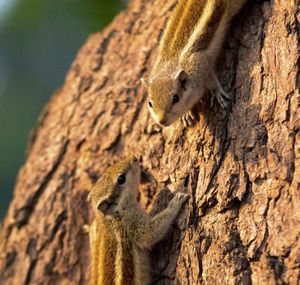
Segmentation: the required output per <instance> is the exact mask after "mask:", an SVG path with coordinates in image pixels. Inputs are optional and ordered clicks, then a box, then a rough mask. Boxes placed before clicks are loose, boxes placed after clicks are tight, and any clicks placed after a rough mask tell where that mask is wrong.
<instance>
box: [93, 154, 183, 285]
mask: <svg viewBox="0 0 300 285" xmlns="http://www.w3.org/2000/svg"><path fill="white" fill-rule="evenodd" d="M121 174H124V175H125V177H126V181H125V182H124V183H123V184H121V185H120V184H118V182H117V181H118V177H119V176H120V175H121ZM139 174H140V169H139V165H138V162H137V161H136V159H135V158H134V157H133V156H129V157H127V158H125V159H123V160H121V161H120V162H119V163H117V164H115V165H113V166H112V167H110V168H108V169H107V171H106V172H105V173H104V174H103V176H102V177H101V178H100V179H99V181H98V182H97V183H96V185H95V187H94V188H93V189H92V190H91V193H90V195H89V201H90V203H91V205H92V207H93V209H94V212H95V219H94V221H93V223H92V225H91V227H90V230H89V235H90V246H91V252H92V284H93V285H147V284H149V283H150V275H151V274H150V269H149V261H148V254H147V249H149V248H151V247H152V246H153V245H154V244H155V243H156V242H158V241H159V240H160V239H162V238H163V237H164V235H165V234H166V232H167V231H168V230H169V228H170V225H171V223H172V221H173V220H174V219H175V217H176V215H177V214H178V212H179V210H180V208H181V206H182V204H183V203H184V201H185V200H186V199H187V195H186V194H183V193H177V194H176V195H175V197H174V198H173V200H172V201H171V203H170V205H169V207H168V208H166V209H165V210H164V211H162V212H160V213H159V214H158V215H156V216H155V217H153V218H151V217H149V216H148V215H147V214H146V213H145V212H144V211H143V210H142V209H141V208H140V206H139V204H138V202H137V194H138V183H139ZM108 202H109V203H110V204H109V205H110V206H109V207H108V206H107V204H105V203H108ZM103 203H104V205H105V206H103Z"/></svg>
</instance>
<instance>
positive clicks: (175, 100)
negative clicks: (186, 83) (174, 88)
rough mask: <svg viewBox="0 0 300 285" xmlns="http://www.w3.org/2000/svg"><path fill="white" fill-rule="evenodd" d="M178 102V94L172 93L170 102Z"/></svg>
mask: <svg viewBox="0 0 300 285" xmlns="http://www.w3.org/2000/svg"><path fill="white" fill-rule="evenodd" d="M178 102H179V96H178V95H177V94H175V95H173V98H172V103H173V104H176V103H178Z"/></svg>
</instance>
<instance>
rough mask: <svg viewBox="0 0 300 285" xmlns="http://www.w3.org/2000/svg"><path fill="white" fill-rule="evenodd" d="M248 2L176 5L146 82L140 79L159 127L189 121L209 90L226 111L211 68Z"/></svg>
mask: <svg viewBox="0 0 300 285" xmlns="http://www.w3.org/2000/svg"><path fill="white" fill-rule="evenodd" d="M246 1H247V0H185V1H184V0H179V1H178V3H177V5H176V7H175V10H174V11H173V13H172V15H171V16H170V19H169V21H168V23H167V26H166V29H165V32H164V34H163V36H162V39H161V41H160V44H159V50H158V56H157V59H156V62H155V63H154V66H153V69H152V71H151V74H150V79H149V80H146V79H142V83H143V84H144V85H145V87H146V88H147V90H148V93H149V110H150V113H151V115H152V117H153V118H154V120H155V121H156V122H157V123H159V124H161V125H164V126H168V125H171V124H172V123H173V122H174V121H175V120H176V119H178V118H180V117H182V116H184V117H186V116H188V117H190V113H189V112H190V110H191V109H192V108H193V106H194V105H195V104H196V103H198V102H199V101H200V100H201V99H202V98H203V97H204V95H205V93H206V91H207V90H209V91H210V92H211V94H213V97H215V98H216V99H217V100H218V102H219V103H220V105H221V107H223V108H225V107H226V105H227V101H226V100H227V99H229V98H228V95H227V94H226V93H225V92H224V90H223V88H222V86H221V84H220V82H219V80H218V77H217V75H216V73H215V70H214V66H215V64H216V61H217V58H218V55H219V53H220V50H221V48H222V44H223V41H224V38H225V35H226V31H227V29H228V27H229V24H230V21H231V19H232V18H233V17H234V16H235V15H236V14H237V13H238V12H239V11H240V9H241V8H242V6H243V5H244V4H245V2H246ZM185 121H186V120H185ZM186 122H187V123H188V124H189V120H187V121H186Z"/></svg>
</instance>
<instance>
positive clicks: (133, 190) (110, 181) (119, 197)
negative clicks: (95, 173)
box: [88, 155, 140, 216]
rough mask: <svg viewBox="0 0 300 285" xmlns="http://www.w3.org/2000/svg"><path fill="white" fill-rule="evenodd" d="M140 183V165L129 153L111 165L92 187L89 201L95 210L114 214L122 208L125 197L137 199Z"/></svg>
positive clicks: (109, 214) (106, 214)
mask: <svg viewBox="0 0 300 285" xmlns="http://www.w3.org/2000/svg"><path fill="white" fill-rule="evenodd" d="M139 183H140V165H139V163H138V160H137V159H136V157H135V156H133V155H129V156H128V157H126V158H124V159H123V160H121V161H119V162H118V163H116V164H114V165H112V166H110V167H109V168H108V169H107V170H106V171H105V172H104V174H103V175H102V176H101V177H100V178H99V180H98V181H97V183H96V184H95V186H94V187H93V188H92V190H91V192H90V194H89V196H88V201H89V202H90V203H91V204H92V207H93V209H94V211H95V212H101V213H103V214H104V215H105V216H113V215H114V214H117V212H118V210H120V209H119V208H120V205H121V204H122V201H123V202H124V198H126V197H128V196H130V199H131V198H132V199H136V197H137V194H138V187H139Z"/></svg>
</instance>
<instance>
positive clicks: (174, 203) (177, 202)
mask: <svg viewBox="0 0 300 285" xmlns="http://www.w3.org/2000/svg"><path fill="white" fill-rule="evenodd" d="M188 198H189V195H188V194H186V193H181V192H178V193H176V195H175V196H174V198H173V199H172V200H171V202H170V207H171V208H180V207H181V206H182V205H183V203H184V202H185V201H187V199H188Z"/></svg>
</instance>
